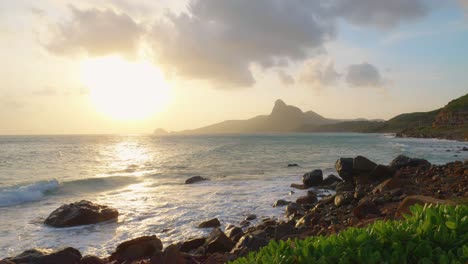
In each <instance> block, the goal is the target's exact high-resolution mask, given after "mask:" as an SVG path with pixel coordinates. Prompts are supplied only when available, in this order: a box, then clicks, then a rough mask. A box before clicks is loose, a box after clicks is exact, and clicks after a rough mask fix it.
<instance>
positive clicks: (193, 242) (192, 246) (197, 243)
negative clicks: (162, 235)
mask: <svg viewBox="0 0 468 264" xmlns="http://www.w3.org/2000/svg"><path fill="white" fill-rule="evenodd" d="M203 244H205V238H204V237H200V238H194V239H190V240H187V241H184V242H182V244H181V245H180V251H182V252H190V251H192V250H196V249H198V248H199V247H201V246H203Z"/></svg>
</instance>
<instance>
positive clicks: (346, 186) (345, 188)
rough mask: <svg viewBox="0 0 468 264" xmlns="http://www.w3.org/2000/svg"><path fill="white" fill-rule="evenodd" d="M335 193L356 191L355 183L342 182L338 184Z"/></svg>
mask: <svg viewBox="0 0 468 264" xmlns="http://www.w3.org/2000/svg"><path fill="white" fill-rule="evenodd" d="M335 191H336V193H342V192H351V191H354V183H353V182H340V183H338V185H336V188H335Z"/></svg>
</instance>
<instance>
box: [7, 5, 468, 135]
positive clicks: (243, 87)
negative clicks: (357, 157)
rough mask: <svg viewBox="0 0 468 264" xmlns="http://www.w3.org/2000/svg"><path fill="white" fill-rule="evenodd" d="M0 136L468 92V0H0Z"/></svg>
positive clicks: (409, 107) (183, 124)
mask: <svg viewBox="0 0 468 264" xmlns="http://www.w3.org/2000/svg"><path fill="white" fill-rule="evenodd" d="M0 5H1V8H0V56H1V58H2V59H1V60H0V65H1V69H2V70H1V71H0V134H70V133H73V134H82V133H145V132H151V131H152V130H153V129H154V128H157V127H163V128H166V129H167V130H181V129H187V128H196V127H200V126H204V125H208V124H211V123H214V122H218V121H222V120H225V119H244V118H249V117H253V116H255V115H259V114H267V113H269V112H270V111H271V108H272V106H273V103H274V101H275V100H276V99H278V98H281V99H283V100H284V101H285V102H286V103H288V104H291V105H296V106H298V107H300V108H302V109H303V110H313V111H315V112H317V113H319V114H321V115H323V116H325V117H330V118H369V119H374V118H383V119H388V118H391V117H393V116H395V115H397V114H399V113H402V112H414V111H427V110H433V109H435V108H439V107H442V106H443V105H444V104H446V103H447V102H448V101H450V100H451V99H454V98H456V97H459V96H461V95H464V94H466V93H467V92H468V85H467V84H468V74H467V69H468V49H467V47H468V1H466V0H447V1H440V0H392V1H388V0H326V1H325V0H324V1H321V0H314V1H312V0H288V1H284V0H255V1H252V0H200V1H196V0H193V1H192V0H187V1H185V0H180V1H176V0H158V1H152V0H148V1H144V0H138V1H136V0H81V1H64V0H42V1H32V0H29V1H28V0H15V1H2V3H1V4H0Z"/></svg>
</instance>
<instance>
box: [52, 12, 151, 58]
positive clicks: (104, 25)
mask: <svg viewBox="0 0 468 264" xmlns="http://www.w3.org/2000/svg"><path fill="white" fill-rule="evenodd" d="M69 8H70V11H71V14H72V17H71V20H69V21H65V22H64V23H60V24H57V27H56V30H55V31H54V32H53V33H52V38H51V40H50V41H49V42H48V43H47V44H46V45H45V46H46V48H47V49H48V50H49V51H50V52H52V53H57V54H68V53H75V52H82V51H84V52H86V53H88V54H89V55H92V56H99V55H107V54H113V53H119V54H123V55H126V56H133V55H135V53H136V52H137V49H138V45H139V41H140V36H141V34H142V33H143V32H144V31H143V29H142V28H141V26H140V25H138V24H137V23H136V22H135V21H134V20H133V19H132V18H131V17H129V16H128V15H126V14H117V13H115V12H114V11H112V10H110V9H107V10H104V11H101V10H98V9H88V10H79V9H77V8H75V7H74V6H69Z"/></svg>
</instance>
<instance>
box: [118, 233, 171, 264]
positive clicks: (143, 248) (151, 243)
mask: <svg viewBox="0 0 468 264" xmlns="http://www.w3.org/2000/svg"><path fill="white" fill-rule="evenodd" d="M162 248H163V245H162V242H161V240H159V238H157V237H156V236H155V235H153V236H142V237H138V238H135V239H131V240H128V241H125V242H123V243H121V244H120V245H118V246H117V249H116V250H115V252H114V253H112V255H111V256H110V259H111V260H116V261H134V260H139V259H142V258H149V257H151V256H153V255H155V254H156V253H159V252H161V250H162Z"/></svg>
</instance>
